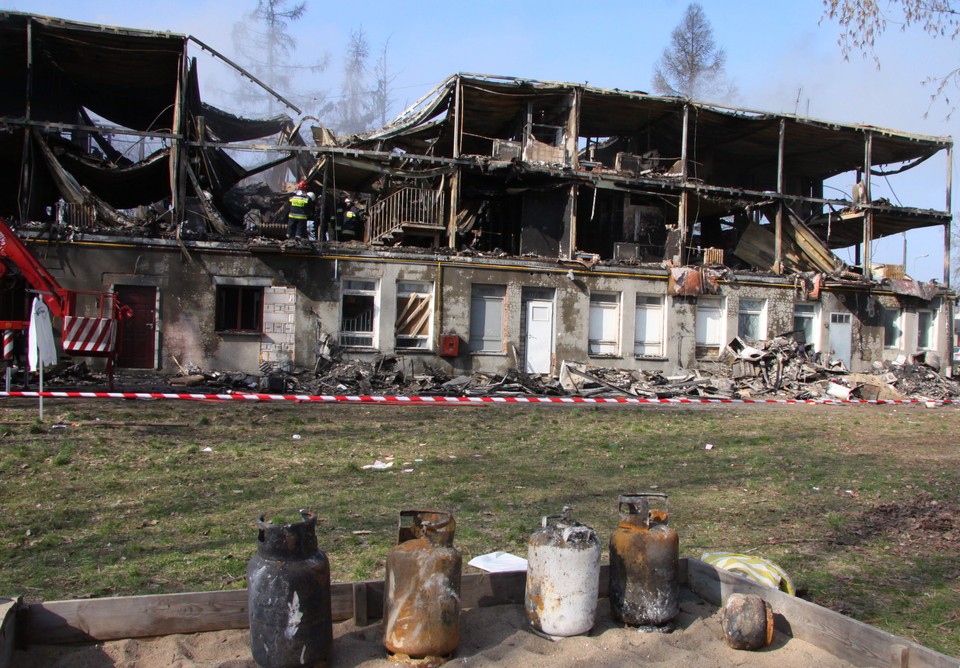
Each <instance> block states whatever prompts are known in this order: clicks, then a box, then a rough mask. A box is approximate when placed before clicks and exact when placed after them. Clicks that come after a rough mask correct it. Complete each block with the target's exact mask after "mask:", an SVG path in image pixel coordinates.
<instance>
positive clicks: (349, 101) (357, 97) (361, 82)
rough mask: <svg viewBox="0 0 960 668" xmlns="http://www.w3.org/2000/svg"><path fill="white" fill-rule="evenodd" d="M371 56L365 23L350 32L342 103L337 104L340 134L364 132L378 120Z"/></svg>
mask: <svg viewBox="0 0 960 668" xmlns="http://www.w3.org/2000/svg"><path fill="white" fill-rule="evenodd" d="M369 56H370V46H369V44H368V43H367V36H366V35H365V34H364V32H363V27H362V26H361V27H360V28H358V29H357V30H354V31H353V32H351V33H350V45H349V46H348V47H347V53H346V59H345V60H344V65H343V83H342V84H341V87H340V91H341V94H340V102H339V103H338V104H337V117H338V122H337V132H338V134H355V133H358V132H363V131H364V130H367V129H368V128H369V127H370V124H371V122H372V121H373V120H374V113H375V112H374V105H373V102H372V100H371V95H370V85H369V82H368V81H367V76H368V71H367V58H368V57H369Z"/></svg>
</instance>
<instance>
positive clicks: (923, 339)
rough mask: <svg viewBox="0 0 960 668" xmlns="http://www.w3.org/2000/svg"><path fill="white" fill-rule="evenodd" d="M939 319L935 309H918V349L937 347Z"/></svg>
mask: <svg viewBox="0 0 960 668" xmlns="http://www.w3.org/2000/svg"><path fill="white" fill-rule="evenodd" d="M936 325H937V319H936V317H935V316H934V314H933V311H917V349H918V350H932V349H933V348H934V347H935V344H936V340H937V336H936V331H937V330H936Z"/></svg>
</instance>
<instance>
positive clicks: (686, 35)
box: [653, 2, 732, 99]
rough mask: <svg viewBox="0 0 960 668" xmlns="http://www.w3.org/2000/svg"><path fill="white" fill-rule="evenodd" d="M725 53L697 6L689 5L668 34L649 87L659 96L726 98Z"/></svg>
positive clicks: (701, 8)
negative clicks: (719, 46)
mask: <svg viewBox="0 0 960 668" xmlns="http://www.w3.org/2000/svg"><path fill="white" fill-rule="evenodd" d="M726 57H727V56H726V52H725V51H724V50H723V49H721V48H718V47H717V44H716V42H715V41H714V39H713V28H712V27H711V26H710V21H708V20H707V16H706V14H705V13H704V11H703V7H701V6H700V4H699V3H696V2H694V3H691V4H690V5H688V6H687V11H686V12H685V13H684V15H683V19H682V20H681V21H680V24H679V25H678V26H677V27H676V28H674V29H673V32H672V33H671V35H670V45H669V46H668V47H666V48H665V49H664V50H663V53H662V54H661V55H660V60H658V61H657V64H656V66H655V67H654V71H653V88H654V90H655V91H656V92H657V93H658V94H660V95H676V96H679V97H686V98H690V99H703V98H704V97H706V96H710V95H714V96H720V97H728V96H730V95H731V94H732V89H731V87H730V86H729V84H728V83H727V81H726V73H725V71H724V63H725V62H726Z"/></svg>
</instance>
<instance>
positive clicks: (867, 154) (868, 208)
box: [863, 130, 873, 279]
mask: <svg viewBox="0 0 960 668" xmlns="http://www.w3.org/2000/svg"><path fill="white" fill-rule="evenodd" d="M872 155H873V132H871V131H870V130H867V132H866V142H865V144H864V147H863V199H864V203H863V206H864V210H863V276H864V278H867V279H869V278H870V277H871V274H872V270H871V265H872V264H873V248H872V246H873V204H872V201H873V194H872V189H871V188H870V170H871V158H872Z"/></svg>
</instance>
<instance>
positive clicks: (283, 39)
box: [233, 0, 328, 114]
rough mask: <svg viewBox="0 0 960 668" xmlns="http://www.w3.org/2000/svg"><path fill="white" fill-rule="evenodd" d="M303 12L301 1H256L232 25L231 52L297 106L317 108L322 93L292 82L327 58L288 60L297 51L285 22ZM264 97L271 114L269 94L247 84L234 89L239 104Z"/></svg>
mask: <svg viewBox="0 0 960 668" xmlns="http://www.w3.org/2000/svg"><path fill="white" fill-rule="evenodd" d="M306 11H307V3H306V2H304V1H301V2H296V3H292V2H290V0H258V2H257V7H256V9H254V10H253V11H252V12H250V13H248V14H245V15H244V18H243V20H241V21H238V22H237V23H235V24H234V26H233V43H234V51H235V52H236V54H237V57H238V60H239V61H240V63H241V64H242V65H243V66H244V67H246V68H247V69H249V70H250V72H251V73H252V74H253V75H254V76H256V77H257V78H258V79H260V80H261V81H263V82H264V83H265V84H267V85H268V86H270V87H271V88H273V89H274V90H276V91H278V92H280V93H282V94H284V95H286V96H287V97H290V98H291V99H292V100H293V101H294V102H295V103H296V104H299V105H301V106H304V107H312V108H320V107H322V104H323V98H324V97H325V95H324V94H323V93H320V92H317V91H307V90H303V89H302V88H299V87H295V86H294V85H293V79H294V77H295V76H297V75H300V74H305V73H317V72H322V71H323V70H324V69H325V68H326V65H327V61H328V58H327V56H324V57H323V58H322V59H321V60H320V61H318V62H317V63H314V64H313V65H306V66H304V65H297V64H292V63H291V59H292V57H293V55H294V53H295V52H296V50H297V41H296V39H295V38H294V37H293V35H291V34H290V31H289V29H288V28H289V24H290V23H292V22H294V21H299V20H300V19H302V18H303V17H304V15H305V14H306ZM291 89H295V90H291ZM265 97H266V98H267V100H268V103H267V104H268V110H269V113H270V114H273V113H275V112H276V101H275V100H274V98H273V97H272V96H269V95H267V94H266V93H265V92H263V91H258V90H256V89H253V88H251V87H250V86H249V85H244V86H242V87H240V88H239V89H238V94H237V99H238V100H239V101H240V102H241V104H245V105H249V104H251V103H254V102H262V101H263V100H264V98H265Z"/></svg>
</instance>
